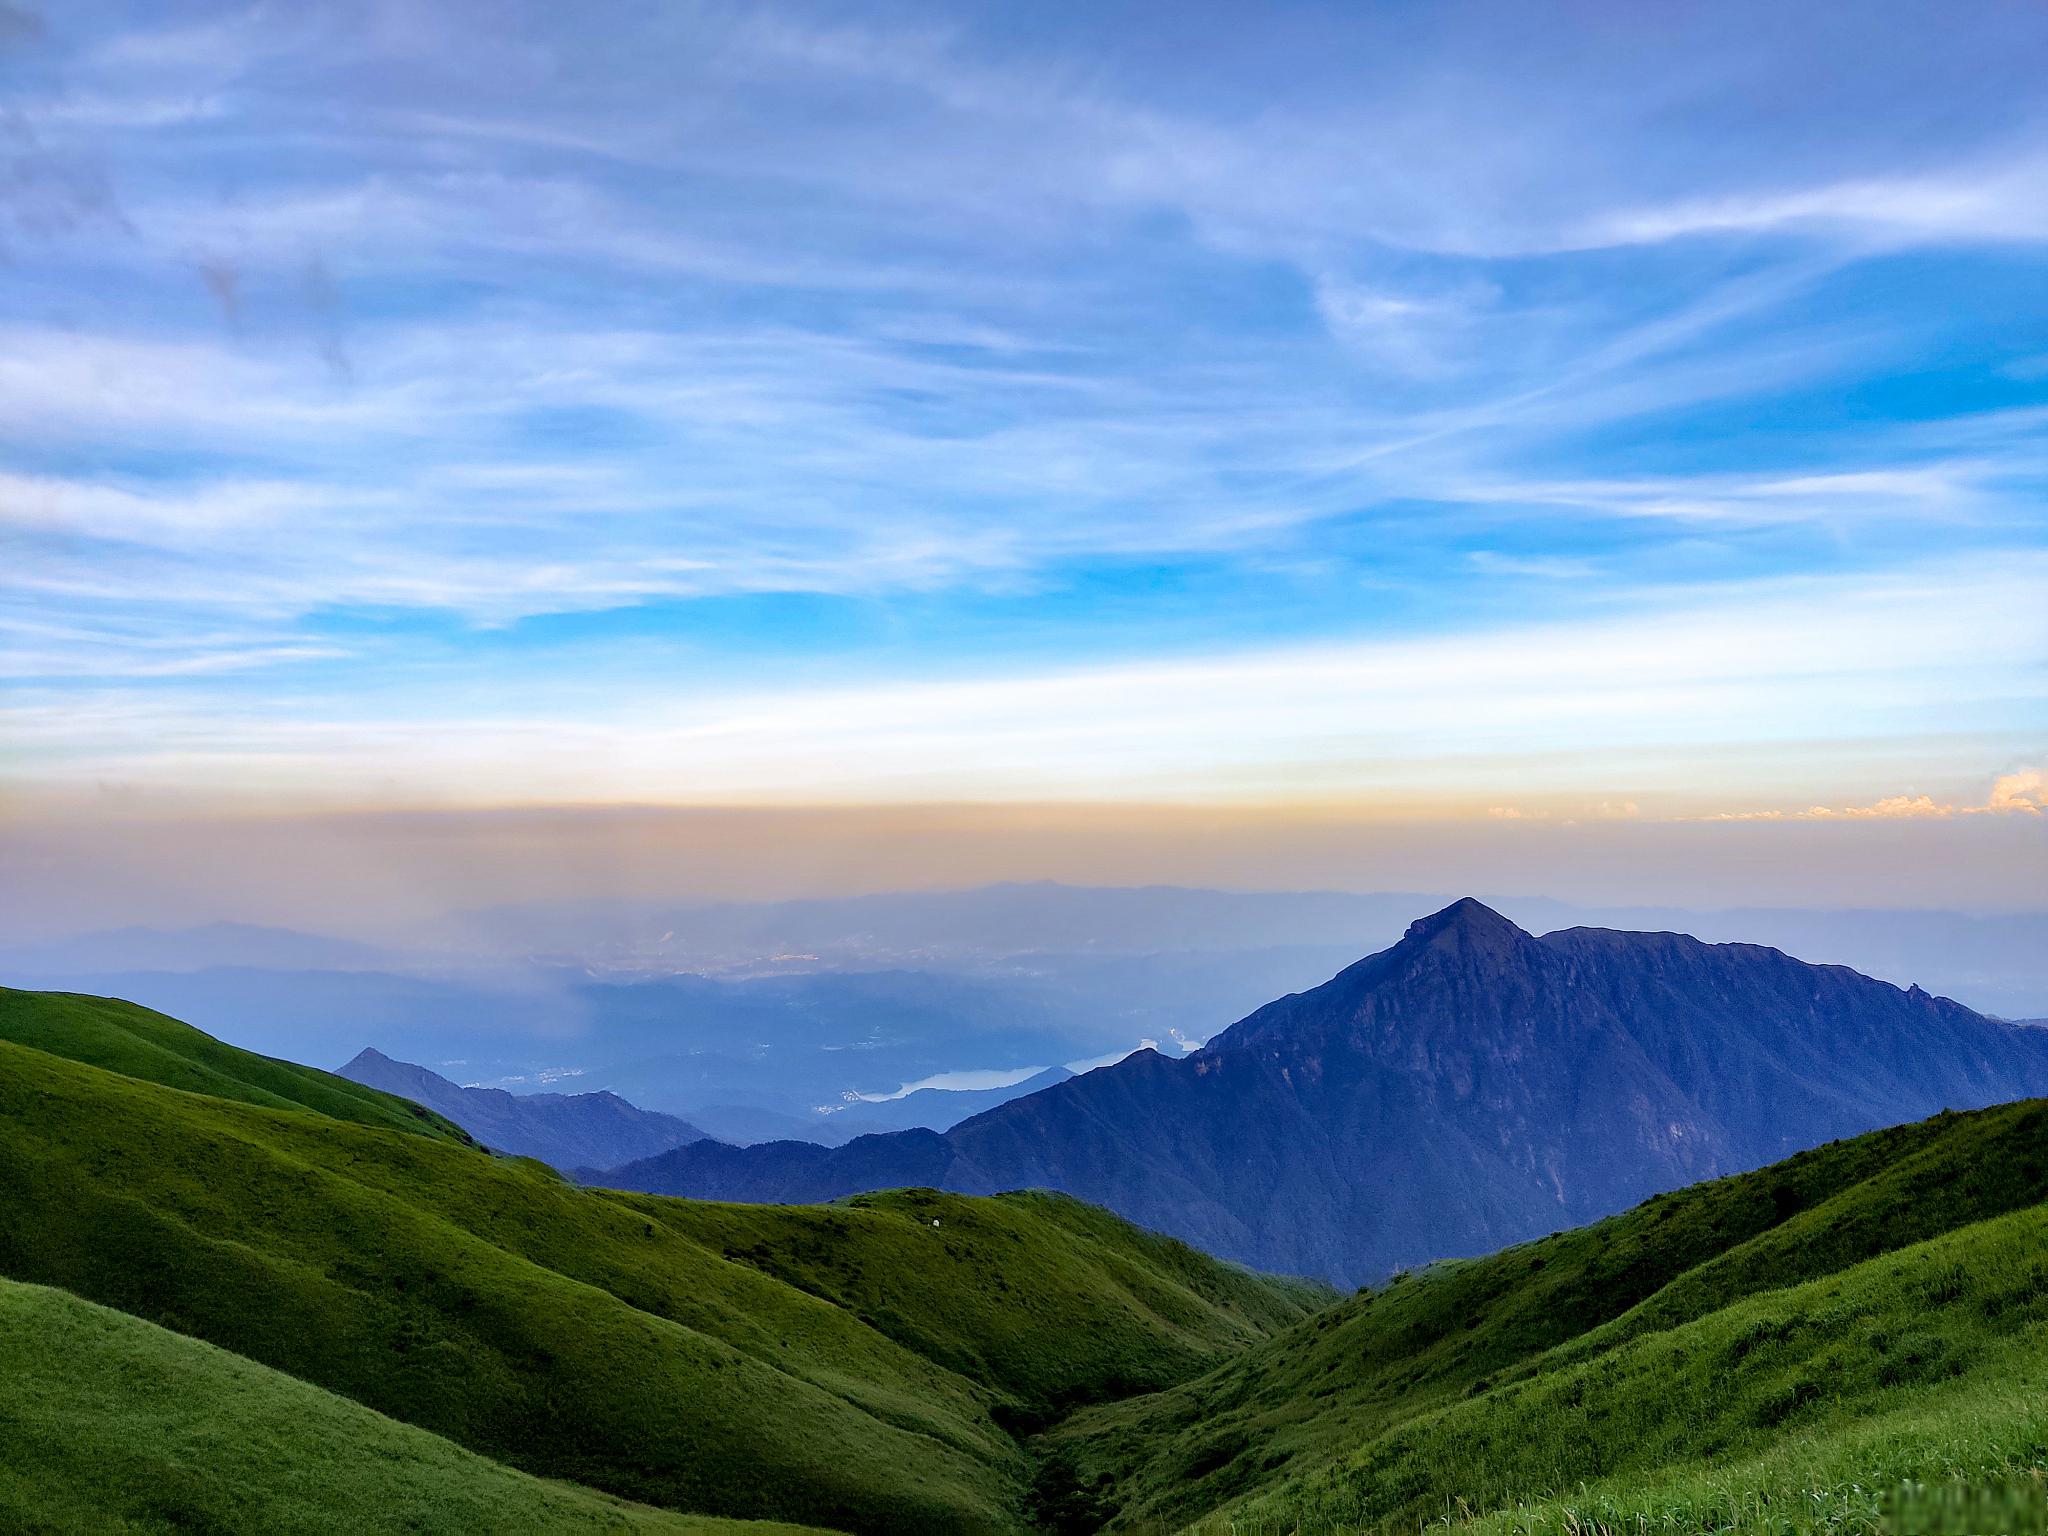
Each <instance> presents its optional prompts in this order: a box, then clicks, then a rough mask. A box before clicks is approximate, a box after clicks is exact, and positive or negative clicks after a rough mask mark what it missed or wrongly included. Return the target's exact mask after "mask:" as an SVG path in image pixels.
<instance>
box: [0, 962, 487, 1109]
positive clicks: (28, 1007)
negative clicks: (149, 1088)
mask: <svg viewBox="0 0 2048 1536" xmlns="http://www.w3.org/2000/svg"><path fill="white" fill-rule="evenodd" d="M0 1040H12V1041H13V1042H14V1043H15V1044H16V1045H26V1046H33V1047H34V1048H35V1049H36V1050H39V1051H48V1052H49V1053H50V1054H52V1055H54V1056H63V1057H66V1058H68V1059H69V1060H72V1061H82V1062H85V1063H86V1064H87V1065H89V1066H95V1067H105V1068H106V1069H107V1070H108V1071H110V1072H120V1073H123V1074H125V1075H126V1076H128V1077H139V1078H142V1079H144V1080H145V1081H147V1082H152V1083H163V1084H165V1085H166V1086H168V1087H172V1088H184V1089H187V1090H189V1091H191V1092H193V1093H209V1094H213V1095H214V1096H216V1097H218V1098H223V1099H239V1100H240V1101H242V1102H243V1103H245V1104H263V1105H268V1106H269V1107H270V1108H272V1109H310V1110H315V1111H317V1112H319V1113H320V1114H323V1115H332V1116H333V1117H334V1118H335V1119H337V1120H352V1121H355V1122H356V1123H357V1124H359V1125H374V1126H379V1127H381V1128H383V1129H385V1130H391V1131H411V1132H414V1133H415V1134H419V1135H425V1136H434V1137H438V1138H440V1139H442V1140H446V1141H454V1142H459V1143H461V1144H462V1145H464V1146H474V1145H475V1144H476V1143H475V1142H474V1141H473V1140H472V1138H471V1137H470V1135H469V1133H468V1132H467V1131H465V1130H463V1129H462V1128H461V1127H460V1126H458V1125H455V1124H453V1123H452V1122H450V1121H448V1120H444V1119H442V1118H441V1117H440V1116H439V1115H437V1114H434V1113H433V1112H432V1111H430V1110H426V1109H422V1108H421V1107H420V1106H419V1105H417V1104H414V1103H412V1102H411V1101H409V1100H406V1099H401V1098H398V1097H397V1096H396V1095H393V1094H389V1093H380V1092H378V1091H377V1090H376V1089H375V1088H365V1087H363V1086H362V1085H361V1084H360V1083H352V1082H350V1081H349V1080H348V1079H347V1078H345V1077H336V1076H335V1075H334V1074H333V1073H331V1072H322V1071H319V1070H318V1069H317V1068H314V1067H302V1066H300V1065H298V1064H297V1063H296V1062H290V1061H279V1060H277V1059H275V1058H274V1057H270V1056H259V1055H257V1054H256V1053H255V1052H253V1051H244V1050H239V1049H237V1048H236V1047H234V1046H232V1045H226V1044H223V1043H222V1042H221V1041H219V1040H216V1039H214V1038H213V1036H211V1035H209V1034H207V1033H205V1031H203V1030H198V1029H194V1028H193V1027H192V1026H191V1025H190V1024H181V1023H180V1022H179V1021H178V1020H176V1019H174V1018H171V1017H169V1016H168V1015H166V1014H161V1013H158V1012H156V1011H155V1010H153V1009H149V1008H144V1007H142V1006H141V1005H140V1004H137V1003H124V1002H121V1001H119V1000H118V999H116V998H111V997H91V996H87V995H85V994H83V993H78V992H24V991H21V990H19V989H17V988H14V987H0Z"/></svg>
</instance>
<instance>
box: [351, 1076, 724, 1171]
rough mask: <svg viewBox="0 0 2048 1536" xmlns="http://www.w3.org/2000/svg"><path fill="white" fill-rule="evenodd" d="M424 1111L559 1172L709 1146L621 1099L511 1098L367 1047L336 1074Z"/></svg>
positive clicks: (682, 1124)
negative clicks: (697, 1143)
mask: <svg viewBox="0 0 2048 1536" xmlns="http://www.w3.org/2000/svg"><path fill="white" fill-rule="evenodd" d="M336 1075H337V1076H339V1077H345V1078H347V1079H348V1080H349V1081H350V1082H353V1083H361V1084H363V1085H364V1086H365V1087H369V1088H376V1089H380V1090H382V1091H383V1092H385V1093H392V1094H397V1095H398V1096H399V1097H400V1098H405V1099H410V1100H412V1101H413V1102H414V1103H416V1104H421V1105H424V1106H425V1107H426V1108H428V1109H431V1110H433V1111H434V1112H435V1113H436V1114H439V1115H441V1116H442V1117H443V1118H445V1119H448V1120H452V1121H454V1122H455V1123H456V1124H457V1125H459V1126H461V1127H462V1128H463V1129H464V1130H465V1131H468V1132H469V1133H470V1134H471V1135H472V1136H474V1137H476V1138H477V1139H478V1140H479V1141H481V1142H483V1143H484V1145H485V1146H488V1147H491V1148H493V1149H495V1150H496V1151H499V1152H510V1153H512V1154H513V1155H514V1156H516V1157H537V1158H539V1159H540V1160H541V1161H542V1162H544V1163H547V1164H549V1165H551V1166H552V1167H555V1168H560V1169H563V1170H565V1171H566V1170H568V1169H571V1168H583V1167H591V1166H595V1165H600V1164H604V1163H607V1162H611V1163H616V1162H632V1161H634V1160H636V1159H639V1158H645V1157H653V1156H656V1155H657V1154H659V1153H662V1152H666V1151H668V1150H669V1149H670V1148H672V1147H680V1146H686V1145H688V1144H689V1143H690V1142H693V1141H704V1140H707V1139H708V1138H707V1137H706V1135H705V1133H704V1132H703V1131H701V1130H699V1129H698V1128H697V1127H696V1126H694V1125H692V1124H690V1123H689V1122H688V1121H687V1120H681V1119H678V1118H677V1117H676V1116H674V1115H664V1114H661V1113H659V1112H657V1111H655V1110H651V1109H642V1108H640V1107H639V1106H638V1105H637V1104H632V1103H629V1102H627V1101H626V1100H625V1099H622V1098H620V1097H619V1095H617V1094H616V1093H611V1092H609V1091H604V1090H600V1091H598V1092H595V1093H527V1094H515V1093H509V1092H507V1091H506V1090H505V1089H503V1088H468V1087H464V1086H463V1085H461V1084H460V1083H455V1082H451V1081H450V1080H449V1079H447V1078H445V1077H443V1076H441V1075H440V1074H439V1073H438V1072H434V1071H432V1070H430V1069H429V1068H426V1067H422V1066H419V1065H417V1064H416V1063H414V1062H409V1061H398V1060H396V1059H395V1058H393V1057H390V1056H387V1055H385V1054H384V1053H383V1052H382V1051H379V1050H377V1049H376V1048H375V1047H373V1046H365V1047H364V1048H363V1049H362V1050H360V1051H358V1052H357V1053H356V1054H355V1055H354V1056H353V1057H352V1058H350V1059H349V1061H348V1062H347V1063H346V1064H344V1065H343V1066H342V1067H340V1068H339V1069H338V1070H337V1073H336Z"/></svg>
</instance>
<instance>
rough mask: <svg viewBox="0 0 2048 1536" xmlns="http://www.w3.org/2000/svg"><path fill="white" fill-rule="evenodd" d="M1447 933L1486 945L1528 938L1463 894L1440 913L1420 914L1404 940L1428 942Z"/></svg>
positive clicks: (1418, 942)
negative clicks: (1421, 915)
mask: <svg viewBox="0 0 2048 1536" xmlns="http://www.w3.org/2000/svg"><path fill="white" fill-rule="evenodd" d="M1446 935H1448V936H1450V937H1452V938H1454V939H1457V940H1459V941H1462V942H1468V943H1470V942H1478V943H1486V944H1503V943H1512V942H1514V941H1515V940H1517V939H1526V938H1528V937H1529V935H1528V934H1526V933H1524V932H1523V931H1522V930H1521V929H1520V928H1517V927H1516V926H1515V925H1514V924H1513V923H1511V922H1509V921H1508V920H1507V919H1506V918H1504V917H1502V916H1501V915H1500V914H1499V913H1498V912H1496V911H1494V910H1493V908H1491V907H1489V906H1488V905H1487V904H1486V903H1485V902H1483V901H1479V900H1476V899H1475V898H1473V897H1470V896H1461V897H1459V898H1458V899H1457V900H1456V901H1454V902H1452V903H1451V904H1450V905H1449V906H1448V907H1445V908H1444V909H1443V910H1442V911H1441V912H1432V913H1430V915H1429V916H1427V917H1418V918H1417V919H1416V920H1415V921H1414V922H1412V923H1410V924H1409V925H1408V931H1407V932H1406V933H1404V934H1403V935H1402V936H1401V939H1402V942H1403V943H1410V942H1412V943H1417V944H1427V943H1430V942H1432V941H1433V940H1436V939H1439V938H1442V937H1444V936H1446Z"/></svg>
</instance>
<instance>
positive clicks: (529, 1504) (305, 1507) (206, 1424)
mask: <svg viewBox="0 0 2048 1536" xmlns="http://www.w3.org/2000/svg"><path fill="white" fill-rule="evenodd" d="M0 1381H4V1382H5V1383H6V1391H5V1392H0V1527H4V1528H5V1529H7V1530H11V1531H38V1532H52V1533H55V1532H79V1533H85V1532H93V1533H101V1532H156V1531H163V1532H170V1531H191V1530H220V1531H227V1530H275V1531H282V1530H309V1529H327V1530H349V1531H359V1532H363V1533H365V1536H379V1533H384V1532H391V1533H398V1532H406V1533H412V1536H432V1533H442V1532H445V1533H449V1536H456V1533H462V1536H468V1533H472V1532H475V1533H488V1532H502V1533H508V1536H509V1533H512V1532H527V1531H538V1530H546V1531H570V1532H575V1531H588V1532H615V1533H621V1536H624V1533H634V1532H646V1533H650V1536H802V1531H801V1528H799V1527H797V1526H788V1525H766V1524H757V1523H754V1522H751V1521H747V1522H742V1521H728V1520H716V1519H709V1518H706V1517H704V1516H699V1515H680V1514H675V1513H673V1512H670V1511H667V1510H658V1509H650V1508H648V1507H647V1506H646V1505H643V1504H628V1503H625V1502H623V1501H621V1500H618V1499H613V1498H608V1497H606V1496H605V1495H603V1494H600V1493H593V1492H591V1491H590V1490H589V1489H585V1488H578V1487H575V1486H573V1485H572V1484H568V1483H551V1482H543V1481H542V1480H541V1479H539V1478H535V1477H529V1476H527V1475H526V1474H525V1473H522V1472H515V1471H512V1470H511V1469H510V1468H507V1467H503V1466H500V1465H498V1464H497V1463H496V1462H493V1461H487V1460H485V1459H484V1458H483V1457H481V1456H478V1455H475V1454H473V1453H472V1452H469V1451H465V1450H463V1449H461V1448H460V1447H459V1446H456V1445H453V1444H451V1443H450V1442H448V1441H446V1440H443V1439H441V1438H440V1437H439V1436H438V1435H430V1434H428V1433H427V1432H426V1431H424V1430H420V1429H414V1428H413V1427H412V1426H411V1425H408V1424H400V1423H398V1422H397V1421H396V1420H394V1419H387V1418H385V1417H384V1416H383V1415H382V1414H380V1413H374V1412H372V1411H371V1410H370V1409H368V1408H365V1407H363V1406H362V1405H361V1404H359V1403H352V1402H350V1401H349V1400H348V1399H347V1398H344V1397H337V1396H335V1395H334V1394H333V1393H331V1392H323V1391H321V1390H320V1389H319V1388H318V1387H314V1386H309V1385H307V1384H306V1383H305V1382H303V1381H299V1380H297V1379H296V1378H294V1377H291V1376H287V1375H285V1374H284V1373H283V1372H281V1371H273V1370H270V1369H269V1368H267V1367H265V1366H261V1365H258V1364H256V1363H255V1362H254V1361H251V1360H244V1359H243V1358H242V1357H241V1356H239V1355H232V1354H229V1353H228V1352H227V1351H226V1350H221V1349H216V1348H214V1347H213V1346H212V1345H210V1344H202V1343H200V1342H199V1341H198V1340H196V1339H188V1338H186V1337H184V1336H183V1335H182V1334H176V1333H172V1332H170V1331H169V1330H168V1329H164V1328H159V1327H157V1326H155V1325H154V1324H153V1323H145V1322H143V1321H142V1320H141V1319H140V1318H135V1317H130V1316H128V1315H127V1314H126V1313H125V1312H116V1311H113V1310H111V1309H109V1308H107V1307H98V1306H94V1305H93V1304H92V1303H91V1302H87V1301H81V1300H79V1299H78V1298H77V1297H76V1296H72V1295H70V1294H68V1293H66V1292H64V1291H54V1290H49V1289H47V1288H45V1287H42V1286H32V1285H21V1284H18V1283H16V1282H14V1281H9V1280H0Z"/></svg>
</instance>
